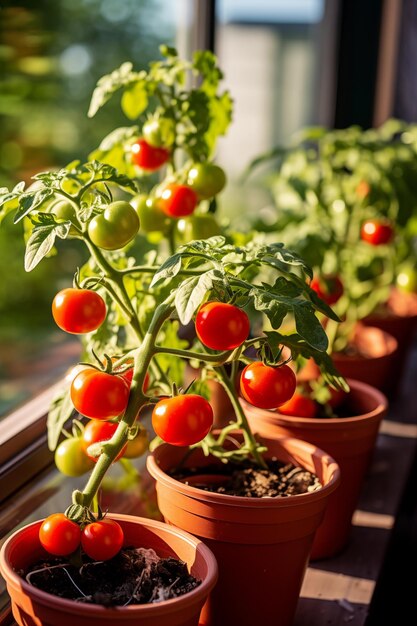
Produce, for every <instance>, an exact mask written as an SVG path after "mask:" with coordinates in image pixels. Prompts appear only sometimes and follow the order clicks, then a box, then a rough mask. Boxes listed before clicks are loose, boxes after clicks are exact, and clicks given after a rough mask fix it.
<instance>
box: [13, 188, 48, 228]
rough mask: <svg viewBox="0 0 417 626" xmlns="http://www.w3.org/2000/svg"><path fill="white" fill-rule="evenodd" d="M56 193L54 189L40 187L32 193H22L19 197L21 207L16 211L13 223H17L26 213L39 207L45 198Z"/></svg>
mask: <svg viewBox="0 0 417 626" xmlns="http://www.w3.org/2000/svg"><path fill="white" fill-rule="evenodd" d="M53 195H54V191H53V189H49V188H48V189H40V190H39V191H35V192H33V193H31V194H24V195H21V196H20V198H19V207H18V209H17V211H16V215H15V216H14V219H13V223H14V224H17V223H18V222H20V220H22V219H23V218H24V217H26V215H28V214H29V213H31V212H32V211H34V210H35V209H36V208H37V207H39V206H40V205H41V204H42V203H43V202H44V201H45V200H47V199H48V198H51V197H52V196H53Z"/></svg>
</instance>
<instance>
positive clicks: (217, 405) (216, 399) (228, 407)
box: [184, 363, 235, 428]
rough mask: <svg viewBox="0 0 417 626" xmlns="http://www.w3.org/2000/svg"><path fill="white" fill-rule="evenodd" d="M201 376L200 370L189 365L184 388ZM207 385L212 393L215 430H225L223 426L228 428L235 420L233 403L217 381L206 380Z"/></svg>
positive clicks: (211, 401) (186, 370)
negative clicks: (231, 421)
mask: <svg viewBox="0 0 417 626" xmlns="http://www.w3.org/2000/svg"><path fill="white" fill-rule="evenodd" d="M200 376H201V372H200V370H196V369H195V368H194V367H191V366H190V365H188V363H187V365H186V367H185V374H184V386H185V387H187V386H188V385H189V384H190V383H191V382H192V381H193V380H195V379H196V378H200ZM206 384H207V387H208V389H209V392H210V404H211V407H212V409H213V416H214V422H213V426H214V428H223V426H227V424H228V423H229V422H230V420H233V419H235V414H234V411H233V406H232V403H231V402H230V399H229V396H228V395H227V393H226V391H225V390H224V388H223V387H222V386H221V384H220V383H218V382H217V380H206Z"/></svg>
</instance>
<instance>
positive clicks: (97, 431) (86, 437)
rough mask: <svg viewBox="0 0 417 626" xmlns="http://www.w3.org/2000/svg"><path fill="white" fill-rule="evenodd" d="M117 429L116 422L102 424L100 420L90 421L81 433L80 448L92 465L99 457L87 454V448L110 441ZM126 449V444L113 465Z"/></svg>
mask: <svg viewBox="0 0 417 626" xmlns="http://www.w3.org/2000/svg"><path fill="white" fill-rule="evenodd" d="M117 427H118V424H117V423H116V422H103V421H102V420H91V421H90V422H88V423H87V424H86V426H85V429H84V432H83V438H82V447H83V450H84V453H85V454H86V455H87V456H88V457H89V460H91V461H93V464H94V463H96V462H97V461H98V459H99V457H98V456H93V455H92V454H89V453H88V448H89V446H92V445H93V443H105V442H106V441H110V439H111V438H112V437H113V435H114V433H115V432H116V430H117ZM126 447H127V444H126V445H124V446H123V448H122V449H121V451H120V452H119V454H118V455H117V457H116V458H115V459H114V461H113V463H116V461H118V460H119V459H121V458H122V456H124V454H125V452H126Z"/></svg>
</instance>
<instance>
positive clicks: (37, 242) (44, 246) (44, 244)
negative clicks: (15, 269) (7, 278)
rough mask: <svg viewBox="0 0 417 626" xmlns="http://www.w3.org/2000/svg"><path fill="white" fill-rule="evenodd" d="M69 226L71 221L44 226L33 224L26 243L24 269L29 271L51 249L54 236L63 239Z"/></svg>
mask: <svg viewBox="0 0 417 626" xmlns="http://www.w3.org/2000/svg"><path fill="white" fill-rule="evenodd" d="M70 228H71V222H63V223H61V224H56V223H55V222H52V223H51V224H47V225H45V226H42V225H41V226H35V228H34V229H33V232H32V235H31V236H30V237H29V239H28V242H27V244H26V252H25V270H26V272H31V271H32V270H33V269H34V268H35V267H36V266H37V265H38V263H40V261H42V259H43V258H44V257H45V256H46V255H47V254H48V253H49V252H50V251H51V250H52V248H53V246H54V243H55V239H56V237H57V236H58V237H60V238H61V239H65V238H66V237H67V235H68V233H69V230H70Z"/></svg>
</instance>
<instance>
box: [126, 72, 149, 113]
mask: <svg viewBox="0 0 417 626" xmlns="http://www.w3.org/2000/svg"><path fill="white" fill-rule="evenodd" d="M121 104H122V109H123V113H124V114H125V115H126V117H128V118H129V119H130V120H135V119H136V118H138V117H139V115H140V114H141V113H143V111H144V110H145V109H146V107H147V106H148V94H147V90H146V83H145V81H140V82H137V83H134V84H133V85H131V86H130V87H127V88H126V90H125V91H124V92H123V95H122V102H121Z"/></svg>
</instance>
